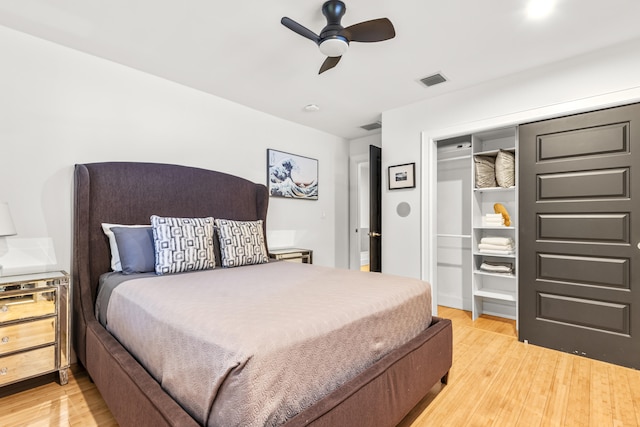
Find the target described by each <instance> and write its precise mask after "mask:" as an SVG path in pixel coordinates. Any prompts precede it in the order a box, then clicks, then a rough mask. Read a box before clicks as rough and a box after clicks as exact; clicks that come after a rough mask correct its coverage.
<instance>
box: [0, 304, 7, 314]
mask: <svg viewBox="0 0 640 427" xmlns="http://www.w3.org/2000/svg"><path fill="white" fill-rule="evenodd" d="M0 311H1V312H3V313H6V312H7V311H9V306H8V305H3V306H2V307H0Z"/></svg>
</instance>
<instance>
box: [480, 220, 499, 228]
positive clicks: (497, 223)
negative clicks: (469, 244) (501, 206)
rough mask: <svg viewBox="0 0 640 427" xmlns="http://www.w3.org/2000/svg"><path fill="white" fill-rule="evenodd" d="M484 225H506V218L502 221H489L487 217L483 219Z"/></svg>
mask: <svg viewBox="0 0 640 427" xmlns="http://www.w3.org/2000/svg"><path fill="white" fill-rule="evenodd" d="M482 225H483V226H486V227H504V220H501V221H489V220H487V219H484V220H482Z"/></svg>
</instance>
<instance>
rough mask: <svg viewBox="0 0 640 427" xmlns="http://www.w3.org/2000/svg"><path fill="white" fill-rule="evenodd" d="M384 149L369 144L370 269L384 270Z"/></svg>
mask: <svg viewBox="0 0 640 427" xmlns="http://www.w3.org/2000/svg"><path fill="white" fill-rule="evenodd" d="M381 153H382V150H381V149H380V148H379V147H376V146H375V145H370V146H369V271H373V272H378V273H379V272H381V271H382V177H381V171H382V159H381V157H382V154H381Z"/></svg>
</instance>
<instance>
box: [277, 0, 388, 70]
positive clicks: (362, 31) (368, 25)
mask: <svg viewBox="0 0 640 427" xmlns="http://www.w3.org/2000/svg"><path fill="white" fill-rule="evenodd" d="M346 11H347V8H346V6H345V5H344V3H343V2H341V1H339V0H329V1H327V2H325V3H324V5H322V14H323V15H324V16H325V17H326V18H327V25H326V26H325V27H324V28H323V29H322V31H321V32H320V35H317V34H316V33H314V32H313V31H311V30H310V29H308V28H306V27H304V26H303V25H300V24H298V23H297V22H296V21H294V20H293V19H291V18H287V17H286V16H285V17H284V18H282V20H281V21H280V22H281V23H282V25H284V26H285V27H287V28H289V29H290V30H291V31H294V32H296V33H298V34H300V35H301V36H302V37H306V38H308V39H309V40H312V41H313V42H315V43H316V44H317V45H318V47H319V48H320V52H322V53H323V54H324V55H327V59H325V61H324V63H323V64H322V66H321V67H320V71H319V72H318V74H322V73H324V72H325V71H327V70H330V69H331V68H333V67H335V66H336V65H338V62H340V58H342V55H343V54H344V53H345V52H346V51H347V48H348V47H349V43H351V42H365V43H370V42H381V41H384V40H389V39H392V38H394V37H395V35H396V31H395V29H394V28H393V24H392V23H391V21H389V20H388V19H387V18H380V19H373V20H371V21H365V22H360V23H359V24H354V25H350V26H348V27H346V28H345V27H343V26H342V25H341V24H340V21H341V20H342V17H343V16H344V14H345V12H346Z"/></svg>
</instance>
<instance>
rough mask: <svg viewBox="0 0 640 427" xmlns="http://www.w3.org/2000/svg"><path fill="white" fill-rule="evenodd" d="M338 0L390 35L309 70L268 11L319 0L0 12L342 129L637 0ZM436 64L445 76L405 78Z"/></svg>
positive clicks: (560, 53) (268, 108) (103, 51)
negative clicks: (534, 9)
mask: <svg viewBox="0 0 640 427" xmlns="http://www.w3.org/2000/svg"><path fill="white" fill-rule="evenodd" d="M345 3H346V7H347V13H346V15H345V16H344V18H343V20H342V24H343V25H344V26H349V25H352V24H355V23H358V22H361V21H366V20H369V19H375V18H381V17H387V18H389V19H390V20H391V21H392V22H393V24H394V26H395V29H396V34H397V35H396V37H395V38H394V39H392V40H389V41H385V42H380V43H352V44H351V46H350V48H349V51H348V52H347V53H346V54H345V55H344V57H343V58H342V61H341V62H340V64H338V66H337V67H336V68H334V69H332V70H329V71H327V72H326V73H324V74H322V75H318V69H319V68H320V65H321V64H322V62H323V60H324V57H323V56H322V54H321V53H320V52H319V51H318V49H317V47H316V46H315V45H314V43H313V42H311V41H309V40H308V39H305V38H303V37H301V36H299V35H297V34H295V33H293V32H292V31H290V30H289V29H287V28H285V27H284V26H282V25H281V24H280V19H281V18H282V17H283V16H288V17H290V18H292V19H293V20H295V21H297V22H299V23H301V24H302V25H304V26H306V27H308V28H310V29H311V30H313V31H315V32H316V33H319V32H320V30H321V29H322V27H324V25H325V18H324V16H323V15H322V13H321V7H322V4H323V0H314V1H300V0H270V1H257V0H256V1H243V0H236V1H220V0H185V1H176V0H108V1H107V0H55V1H52V0H16V1H10V0H0V25H4V26H7V27H10V28H14V29H16V30H19V31H23V32H25V33H29V34H32V35H35V36H37V37H41V38H44V39H47V40H51V41H53V42H55V43H59V44H61V45H65V46H68V47H71V48H74V49H77V50H80V51H83V52H87V53H90V54H92V55H95V56H98V57H102V58H106V59H109V60H112V61H115V62H118V63H120V64H124V65H127V66H130V67H133V68H136V69H139V70H142V71H145V72H147V73H150V74H154V75H157V76H161V77H164V78H166V79H169V80H173V81H175V82H179V83H181V84H184V85H186V86H190V87H193V88H197V89H199V90H202V91H205V92H210V93H212V94H215V95H217V96H220V97H222V98H226V99H229V100H231V101H235V102H238V103H241V104H244V105H247V106H249V107H252V108H254V109H257V110H260V111H263V112H266V113H269V114H272V115H274V116H278V117H282V118H284V119H287V120H291V121H293V122H297V123H301V124H303V125H306V126H310V127H313V128H316V129H320V130H322V131H325V132H328V133H331V134H334V135H338V136H341V137H344V138H347V139H352V138H357V137H361V136H366V135H368V134H369V132H367V131H364V130H362V129H360V128H359V127H360V126H361V125H364V124H368V123H371V122H374V121H377V120H379V119H380V115H381V112H382V111H386V110H389V109H393V108H396V107H399V106H403V105H407V104H410V103H414V102H417V101H421V100H424V99H427V98H429V97H433V96H437V95H440V94H443V93H446V92H450V91H454V90H459V89H461V88H464V87H468V86H471V85H476V84H479V83H481V82H483V81H487V80H492V79H496V78H499V77H502V76H505V75H508V74H512V73H516V72H518V71H521V70H524V69H527V68H531V67H536V66H540V65H544V64H547V63H551V62H554V61H558V60H561V59H564V58H568V57H572V56H576V55H580V54H583V53H586V52H590V51H593V50H597V49H601V48H604V47H607V46H610V45H614V44H618V43H621V42H624V41H627V40H630V39H635V38H640V24H639V23H638V19H639V18H640V1H638V0H607V1H604V0H557V5H556V8H555V10H554V13H553V14H552V15H551V16H550V17H548V19H546V20H531V19H528V18H527V16H526V13H525V9H526V3H527V1H526V0H440V1H432V0H394V1H391V0H386V1H383V0H345ZM3 66H7V64H4V65H3ZM435 72H441V73H442V74H444V75H445V76H446V77H447V78H448V79H449V81H448V82H446V83H444V84H442V85H439V86H435V87H431V88H426V87H424V86H422V85H421V84H419V83H418V81H419V79H420V78H423V77H426V76H428V75H430V74H433V73H435ZM312 103H313V104H317V105H318V106H319V107H320V109H321V110H320V111H319V112H315V113H309V112H305V111H303V107H304V106H305V105H307V104H312Z"/></svg>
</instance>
